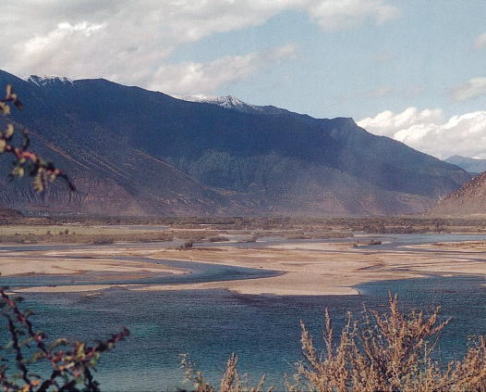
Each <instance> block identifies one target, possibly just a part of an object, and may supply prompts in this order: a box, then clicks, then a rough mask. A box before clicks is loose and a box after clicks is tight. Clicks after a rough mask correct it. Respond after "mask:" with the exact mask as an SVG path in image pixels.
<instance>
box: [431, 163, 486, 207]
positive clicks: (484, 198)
mask: <svg viewBox="0 0 486 392" xmlns="http://www.w3.org/2000/svg"><path fill="white" fill-rule="evenodd" d="M430 213H431V214H433V215H478V214H485V215H486V172H484V173H482V174H480V175H478V176H476V177H474V178H473V179H472V180H471V181H469V182H466V183H465V184H464V185H463V186H462V187H461V188H459V189H458V190H456V191H454V192H452V193H450V194H449V195H448V196H446V197H445V198H443V199H442V200H440V201H439V202H438V203H437V205H436V206H435V207H434V208H433V209H432V210H431V211H430Z"/></svg>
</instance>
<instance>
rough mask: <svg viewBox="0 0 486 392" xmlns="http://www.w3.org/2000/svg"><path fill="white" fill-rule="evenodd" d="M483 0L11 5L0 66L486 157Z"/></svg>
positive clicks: (76, 0)
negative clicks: (329, 122)
mask: <svg viewBox="0 0 486 392" xmlns="http://www.w3.org/2000/svg"><path fill="white" fill-rule="evenodd" d="M485 21H486V1H485V0H400V1H398V0H397V1H393V0H165V1H156V0H137V1H134V0H69V1H66V0H49V1H41V0H17V1H15V2H12V1H7V2H3V3H2V4H0V23H2V26H3V29H4V33H3V36H4V38H5V39H3V40H2V41H1V42H0V68H2V69H5V70H7V71H9V72H12V73H15V74H17V75H20V76H22V77H27V76H28V75H30V74H38V75H41V76H42V75H47V76H67V77H70V78H73V79H78V78H96V77H104V78H107V79H110V80H114V81H118V82H120V83H124V84H130V85H139V86H142V87H145V88H148V89H152V90H156V91H162V92H165V93H168V94H171V95H175V96H179V97H188V96H191V95H202V96H215V95H234V96H236V97H238V98H240V99H242V100H244V101H246V102H248V103H253V104H260V105H264V104H272V105H275V106H280V107H284V108H287V109H289V110H293V111H297V112H300V113H308V114H310V115H312V116H315V117H322V118H324V117H326V118H327V117H337V116H345V117H353V118H354V119H355V120H356V121H359V124H360V125H362V126H364V127H365V128H366V129H367V130H369V131H370V132H374V133H376V134H380V135H386V136H390V137H393V138H395V139H397V140H400V141H403V142H405V143H408V144H410V145H411V146H413V147H415V148H417V149H419V150H422V151H425V152H427V153H430V154H433V155H435V156H438V157H440V158H445V157H446V156H448V155H452V154H453V153H459V154H462V155H466V156H472V157H481V158H486V112H485V111H484V110H485V106H486V23H485Z"/></svg>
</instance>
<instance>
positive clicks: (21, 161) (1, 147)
mask: <svg viewBox="0 0 486 392" xmlns="http://www.w3.org/2000/svg"><path fill="white" fill-rule="evenodd" d="M12 106H14V107H15V108H17V109H18V110H22V108H23V104H22V102H21V101H20V99H19V98H18V96H17V94H16V93H15V92H14V91H13V88H12V86H11V85H7V87H6V92H5V98H3V99H0V115H3V116H7V115H9V114H10V113H11V110H12V109H11V108H12ZM17 136H19V137H20V140H18V139H19V137H17ZM29 147H30V138H29V136H28V133H27V131H25V130H19V131H18V130H16V129H15V127H14V125H13V124H12V123H8V124H7V127H6V129H5V130H4V131H0V154H10V155H12V156H13V157H14V161H13V162H12V164H13V169H12V171H11V172H10V174H9V178H10V179H11V180H13V179H14V178H16V177H24V176H25V175H27V176H29V177H32V178H33V187H34V190H35V191H37V192H43V191H44V190H45V189H46V187H47V184H48V183H49V182H54V181H55V180H56V179H57V178H61V179H62V180H64V181H65V182H66V184H67V185H68V187H69V189H70V190H71V191H75V190H76V187H75V186H74V184H73V182H72V181H71V180H70V179H69V177H68V176H67V175H66V174H65V173H64V172H63V171H61V170H60V169H59V168H57V167H56V166H55V165H54V164H53V163H52V162H49V161H47V160H45V159H43V158H42V157H41V156H40V155H39V154H37V153H35V152H32V151H29Z"/></svg>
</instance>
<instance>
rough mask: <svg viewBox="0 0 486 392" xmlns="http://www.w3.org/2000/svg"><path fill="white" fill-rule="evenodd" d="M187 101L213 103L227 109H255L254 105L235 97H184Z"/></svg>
mask: <svg viewBox="0 0 486 392" xmlns="http://www.w3.org/2000/svg"><path fill="white" fill-rule="evenodd" d="M184 100H186V101H192V102H204V103H212V104H214V105H218V106H222V107H224V108H227V109H235V108H239V107H240V108H241V107H244V106H250V107H253V105H248V104H247V103H245V102H243V101H242V100H240V99H238V98H236V97H233V96H232V95H225V96H220V97H217V96H208V95H201V94H199V95H191V96H189V97H184Z"/></svg>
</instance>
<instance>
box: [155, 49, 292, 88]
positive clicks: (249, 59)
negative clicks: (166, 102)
mask: <svg viewBox="0 0 486 392" xmlns="http://www.w3.org/2000/svg"><path fill="white" fill-rule="evenodd" d="M295 50H296V48H295V46H293V45H285V46H282V47H279V48H274V49H270V50H266V51H262V52H253V53H249V54H246V55H243V56H227V57H223V58H220V59H217V60H215V61H212V62H209V63H193V62H187V63H182V64H174V65H172V64H171V65H163V66H160V67H159V68H158V69H157V71H156V72H155V75H154V81H153V82H152V84H151V85H149V86H148V87H149V88H150V89H153V90H159V91H164V92H167V93H169V94H173V95H179V96H187V95H192V94H199V95H206V94H211V93H214V92H215V91H216V90H217V89H218V88H219V87H220V86H221V85H224V84H226V83H230V82H235V81H238V80H241V79H244V78H246V77H247V76H249V75H251V74H252V73H254V72H255V71H256V70H257V69H262V68H264V67H267V66H269V65H271V64H273V63H275V62H278V61H280V60H283V59H286V58H289V57H292V56H293V55H294V53H295Z"/></svg>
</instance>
